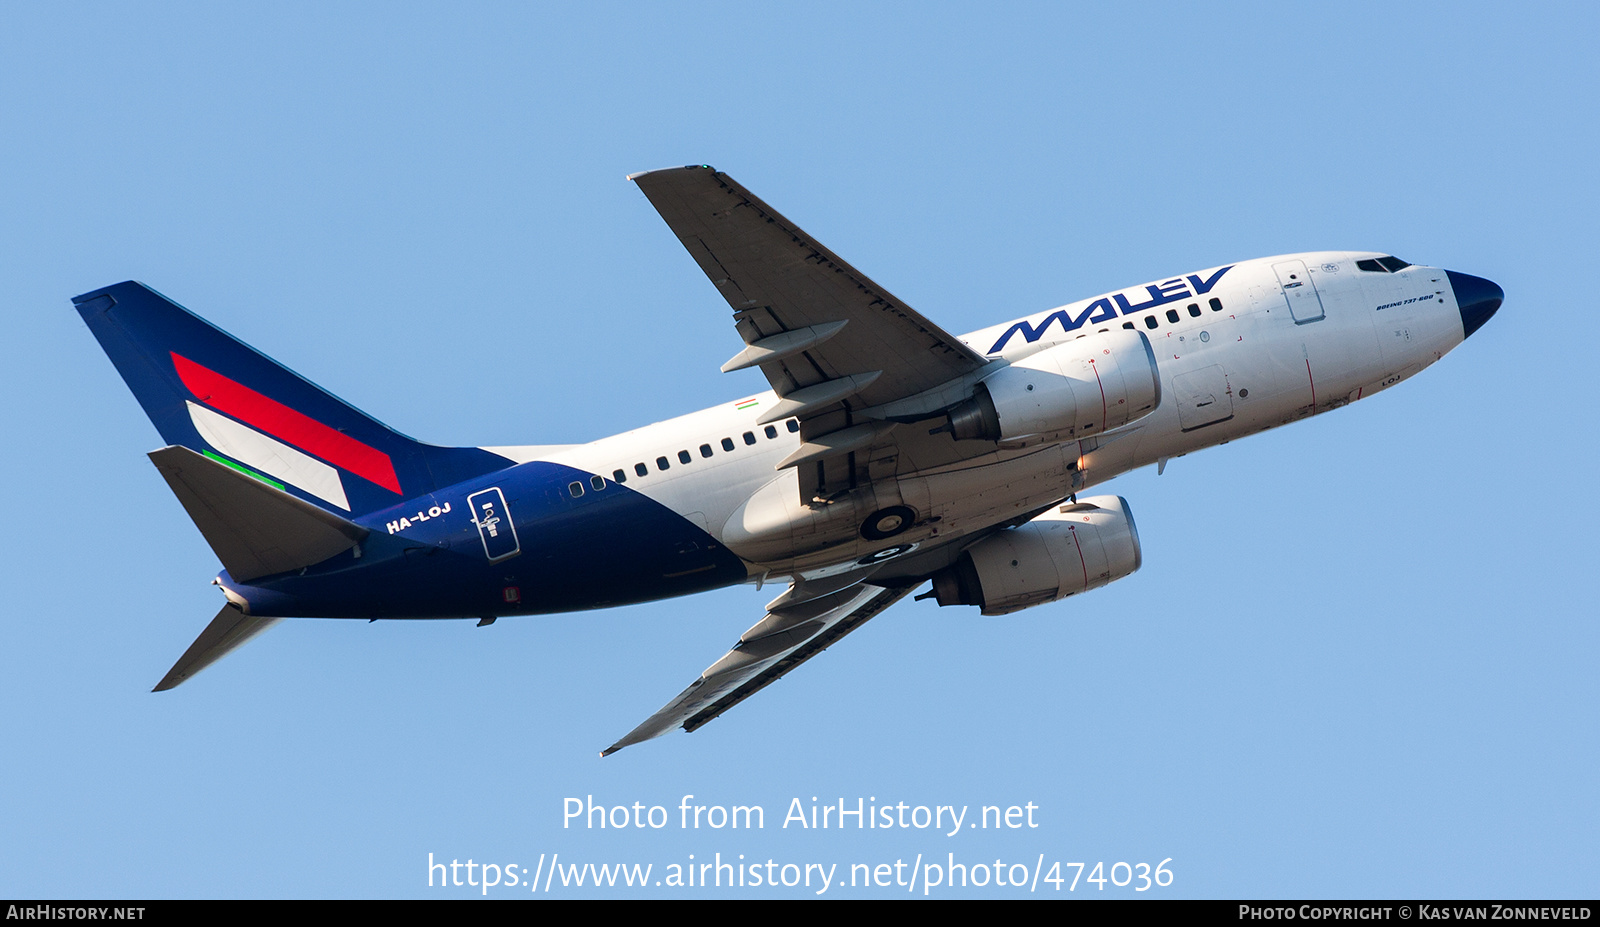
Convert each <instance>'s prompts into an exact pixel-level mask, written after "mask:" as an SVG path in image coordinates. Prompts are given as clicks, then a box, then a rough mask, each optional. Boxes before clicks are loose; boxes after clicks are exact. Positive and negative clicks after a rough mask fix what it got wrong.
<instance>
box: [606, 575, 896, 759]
mask: <svg viewBox="0 0 1600 927" xmlns="http://www.w3.org/2000/svg"><path fill="white" fill-rule="evenodd" d="M920 583H921V580H920V579H919V580H916V581H915V582H912V583H909V584H905V585H899V584H896V585H893V586H888V585H885V586H878V585H873V584H870V583H861V584H860V585H857V586H853V587H849V588H847V589H843V590H840V591H838V592H833V593H829V594H828V595H826V596H822V597H820V598H818V599H814V600H807V601H806V602H802V603H797V604H795V605H793V606H780V607H778V608H775V609H773V610H772V611H770V612H769V613H768V614H767V615H766V617H764V618H762V619H761V621H759V622H757V623H756V624H755V626H754V627H752V628H751V629H750V630H749V631H746V632H745V634H744V636H743V637H742V638H740V641H739V643H738V644H736V645H735V646H734V648H733V649H732V650H730V651H728V652H727V654H725V655H724V656H723V657H722V659H720V660H718V661H717V662H715V663H713V664H711V665H710V666H709V667H707V668H706V670H705V672H703V673H701V674H700V678H699V679H696V680H695V681H694V682H692V683H690V685H689V687H688V688H687V689H684V690H683V691H682V692H680V693H679V694H678V696H677V698H674V699H673V700H672V701H670V702H668V703H667V704H666V705H664V706H662V708H661V710H660V711H658V712H656V713H655V714H653V715H651V716H650V717H649V718H646V719H645V721H644V723H643V724H640V725H639V726H638V727H636V728H634V729H633V730H632V731H630V732H628V734H627V736H625V737H623V738H622V739H621V740H619V741H617V742H616V743H614V744H612V745H611V746H609V747H607V748H606V749H605V750H603V751H601V753H600V755H601V756H610V755H611V754H613V753H616V752H617V751H618V750H621V749H622V748H623V747H629V746H632V745H634V744H636V743H642V742H644V741H646V740H651V739H654V738H656V737H660V736H661V735H662V734H665V733H667V732H669V731H671V730H672V729H673V728H675V727H679V726H681V727H682V728H683V729H684V730H685V731H690V732H693V731H695V730H697V729H699V728H701V727H703V726H705V725H706V724H709V723H710V722H712V721H715V720H716V719H717V718H718V717H719V716H721V715H722V713H723V712H725V711H727V710H728V709H730V708H732V707H733V706H735V705H737V704H739V703H740V702H742V701H744V700H745V699H747V698H749V697H750V696H752V695H754V694H756V693H757V692H759V691H761V690H762V689H764V688H766V687H767V686H769V685H771V684H772V683H774V682H777V681H778V680H779V679H781V678H783V676H784V675H785V674H787V673H788V672H789V671H790V670H792V669H794V668H795V667H797V666H799V665H800V664H802V663H804V662H806V661H807V660H809V659H811V658H812V657H814V656H816V655H817V654H819V653H821V652H822V651H824V650H826V649H827V648H828V647H830V646H832V645H833V643H834V642H835V641H837V640H839V639H840V638H842V637H844V636H845V635H846V634H849V633H850V632H851V631H854V630H855V629H856V628H859V627H861V626H862V625H863V624H865V623H866V622H867V621H868V620H869V619H871V618H872V617H874V616H875V615H877V614H878V613H879V612H881V611H883V610H884V609H886V608H888V607H889V606H891V605H893V604H894V603H896V602H898V601H900V599H902V598H904V597H905V596H906V594H907V593H909V592H911V590H912V589H915V588H916V587H917V585H918V584H920ZM781 598H782V597H780V600H781ZM812 603H816V604H818V605H821V606H824V607H825V610H820V611H819V609H817V608H813V607H808V606H810V605H812ZM775 604H776V601H775ZM827 606H831V607H827Z"/></svg>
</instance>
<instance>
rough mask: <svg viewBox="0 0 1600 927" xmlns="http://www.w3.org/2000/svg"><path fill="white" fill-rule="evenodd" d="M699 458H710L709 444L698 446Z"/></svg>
mask: <svg viewBox="0 0 1600 927" xmlns="http://www.w3.org/2000/svg"><path fill="white" fill-rule="evenodd" d="M700 456H701V457H710V456H711V445H709V444H702V445H700Z"/></svg>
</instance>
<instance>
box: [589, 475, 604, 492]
mask: <svg viewBox="0 0 1600 927" xmlns="http://www.w3.org/2000/svg"><path fill="white" fill-rule="evenodd" d="M589 485H590V486H593V487H594V491H595V492H599V491H600V490H602V489H605V488H606V478H605V477H603V476H591V477H589Z"/></svg>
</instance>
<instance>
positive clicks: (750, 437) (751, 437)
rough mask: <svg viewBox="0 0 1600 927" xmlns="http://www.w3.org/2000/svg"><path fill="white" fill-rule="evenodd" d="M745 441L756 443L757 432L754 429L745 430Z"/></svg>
mask: <svg viewBox="0 0 1600 927" xmlns="http://www.w3.org/2000/svg"><path fill="white" fill-rule="evenodd" d="M744 443H746V444H754V443H756V435H755V432H753V431H747V432H745V433H744Z"/></svg>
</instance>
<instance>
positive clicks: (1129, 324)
mask: <svg viewBox="0 0 1600 927" xmlns="http://www.w3.org/2000/svg"><path fill="white" fill-rule="evenodd" d="M1122 327H1123V328H1126V329H1127V330H1128V331H1133V330H1134V329H1136V328H1137V327H1138V326H1136V325H1134V324H1133V323H1132V322H1123V323H1122Z"/></svg>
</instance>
